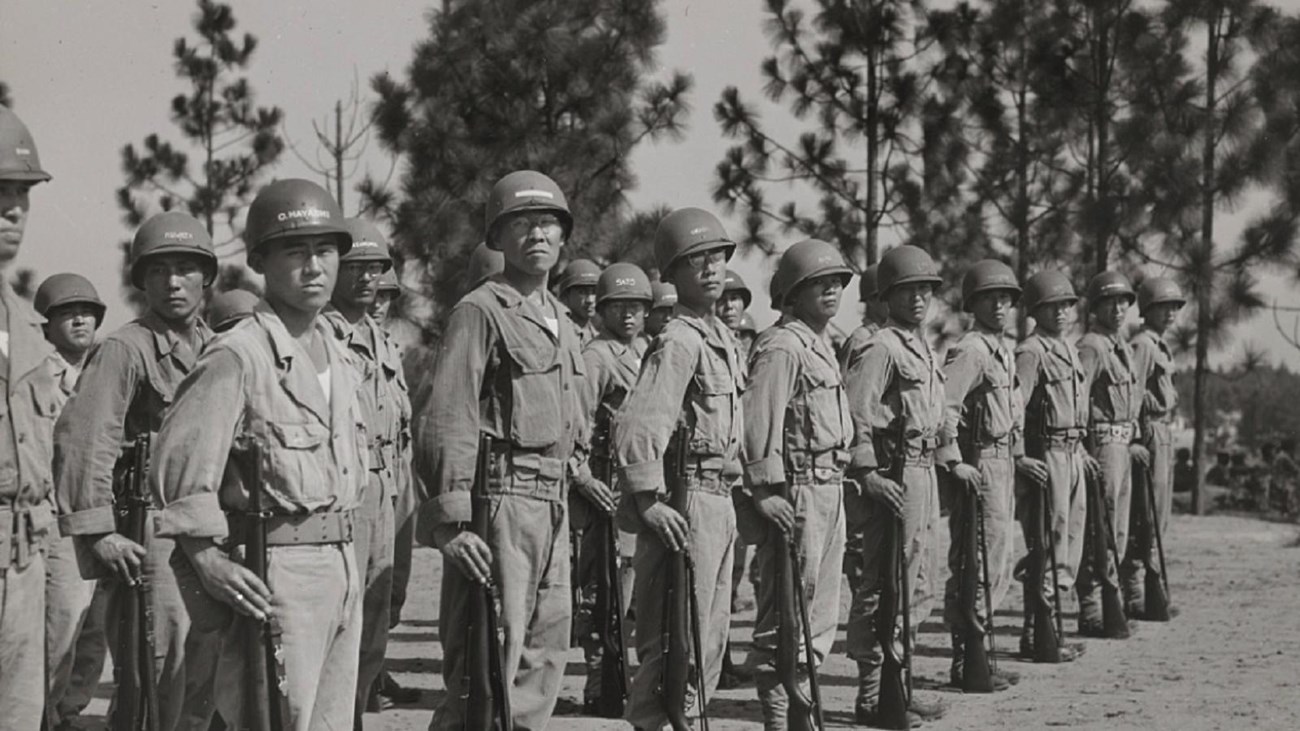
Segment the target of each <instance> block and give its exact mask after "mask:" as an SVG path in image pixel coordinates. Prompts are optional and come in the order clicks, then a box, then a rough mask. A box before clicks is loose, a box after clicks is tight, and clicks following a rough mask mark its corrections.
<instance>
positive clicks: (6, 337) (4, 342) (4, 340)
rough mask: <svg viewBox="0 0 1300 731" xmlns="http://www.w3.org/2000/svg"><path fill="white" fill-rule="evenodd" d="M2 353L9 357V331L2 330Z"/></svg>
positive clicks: (0, 347)
mask: <svg viewBox="0 0 1300 731" xmlns="http://www.w3.org/2000/svg"><path fill="white" fill-rule="evenodd" d="M0 353H4V354H5V357H6V358H8V357H9V333H8V332H7V331H4V330H0Z"/></svg>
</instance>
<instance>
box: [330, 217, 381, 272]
mask: <svg viewBox="0 0 1300 731" xmlns="http://www.w3.org/2000/svg"><path fill="white" fill-rule="evenodd" d="M343 227H344V228H346V229H347V230H348V233H350V234H352V248H350V249H348V253H346V254H344V255H343V256H340V257H339V261H341V262H347V261H377V262H380V263H382V264H384V271H385V272H387V271H389V270H390V269H392V268H393V256H392V254H391V253H390V252H389V251H388V239H387V237H385V236H384V233H383V232H382V231H380V230H379V227H378V226H376V225H375V224H374V222H372V221H370V220H369V219H366V218H345V219H343Z"/></svg>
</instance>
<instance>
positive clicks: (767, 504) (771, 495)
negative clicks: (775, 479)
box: [753, 487, 794, 536]
mask: <svg viewBox="0 0 1300 731" xmlns="http://www.w3.org/2000/svg"><path fill="white" fill-rule="evenodd" d="M753 501H754V508H755V509H756V510H758V512H759V514H760V515H762V516H763V517H764V518H767V519H768V520H770V521H772V522H773V523H776V526H777V527H778V528H780V529H781V532H782V533H784V534H786V535H787V536H788V535H792V534H793V533H794V506H793V505H791V504H790V501H789V500H786V499H785V498H783V497H781V496H780V495H778V494H776V493H775V492H772V491H771V490H770V489H767V488H765V487H762V488H760V487H756V488H754V497H753Z"/></svg>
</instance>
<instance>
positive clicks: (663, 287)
mask: <svg viewBox="0 0 1300 731" xmlns="http://www.w3.org/2000/svg"><path fill="white" fill-rule="evenodd" d="M675 304H677V287H675V286H673V284H672V283H671V282H651V283H650V309H652V310H657V309H659V308H660V307H672V306H673V305H675Z"/></svg>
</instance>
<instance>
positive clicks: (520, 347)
mask: <svg viewBox="0 0 1300 731" xmlns="http://www.w3.org/2000/svg"><path fill="white" fill-rule="evenodd" d="M486 229H487V230H486V239H487V243H488V245H489V246H491V247H493V248H495V249H499V250H500V251H501V252H502V253H503V254H504V256H505V271H504V273H503V274H501V275H498V276H494V277H492V278H490V279H488V281H487V282H486V283H485V284H483V285H482V286H480V287H479V288H478V289H475V290H474V291H473V292H471V293H469V294H468V295H466V296H465V297H464V299H462V300H461V301H460V302H459V303H457V305H456V307H455V308H454V309H453V310H452V313H451V319H450V320H449V321H448V323H447V330H446V333H445V335H444V336H443V339H442V341H441V342H440V343H439V346H438V355H437V359H436V362H435V365H434V370H433V377H432V380H431V385H432V388H431V393H432V394H433V396H432V397H431V398H430V399H429V400H428V403H427V404H426V405H425V406H424V413H423V414H422V415H421V420H422V421H423V422H424V426H423V427H422V429H421V430H420V431H421V437H420V438H421V445H420V449H418V450H417V452H416V465H417V470H418V472H419V473H420V477H421V480H422V481H423V483H424V485H425V486H426V488H427V489H428V490H429V492H430V494H431V496H430V499H429V501H428V502H426V503H425V505H424V507H423V510H422V514H421V518H420V521H421V523H425V522H426V521H427V522H428V523H429V525H431V526H432V533H433V536H432V537H433V540H434V542H435V544H436V545H437V546H438V547H439V548H440V549H441V550H442V553H443V556H444V566H445V569H444V573H443V579H442V603H441V617H440V618H439V631H440V636H441V639H442V646H443V653H444V654H443V657H444V660H443V678H444V680H445V681H446V685H447V695H446V699H445V701H444V702H443V705H442V707H440V708H439V709H438V711H437V713H436V714H435V716H434V719H433V724H432V728H434V729H444V728H445V729H450V728H459V727H460V726H461V725H462V724H463V715H464V702H463V698H462V697H461V696H462V692H463V689H462V677H463V675H464V670H465V666H464V663H465V662H466V645H465V635H466V632H465V628H466V627H467V626H468V624H469V620H470V617H469V616H467V613H468V609H469V593H470V583H471V582H477V583H488V582H489V581H492V580H493V579H494V580H495V583H496V585H497V587H498V588H499V590H500V592H501V620H500V621H501V625H502V628H503V629H504V633H505V663H504V672H505V685H506V687H507V688H509V689H510V692H511V697H510V707H511V711H512V713H513V715H514V723H515V725H516V726H517V727H520V728H530V729H540V728H543V727H545V726H546V723H547V722H548V720H549V719H550V717H551V713H552V712H553V711H554V709H555V702H556V698H557V696H558V695H559V692H560V681H561V679H562V677H563V675H564V653H565V651H566V650H567V649H568V647H569V617H570V612H571V611H572V607H571V606H570V603H571V600H570V593H569V581H570V577H569V572H570V565H569V564H570V560H569V550H570V549H569V516H568V510H567V507H566V499H567V495H566V493H567V488H568V483H569V477H570V475H569V474H568V472H569V469H570V467H569V463H570V458H571V457H572V456H574V453H575V449H576V448H578V447H579V445H581V444H583V443H585V441H586V435H585V431H586V427H587V425H586V420H585V418H584V417H583V414H582V410H581V404H580V403H579V400H578V391H579V390H580V384H581V382H582V380H583V379H584V378H585V377H586V367H585V365H584V364H583V359H582V355H581V346H580V341H579V334H578V332H577V329H576V328H575V327H574V325H573V323H572V322H571V321H570V320H569V318H568V317H567V316H566V311H565V308H564V306H563V305H562V304H561V303H560V302H559V301H558V300H557V299H556V298H554V297H553V296H551V294H550V293H549V292H548V291H547V289H546V280H547V276H548V273H549V272H550V270H551V267H553V266H554V265H555V261H556V259H557V258H558V257H559V255H560V250H561V249H562V248H563V247H564V245H565V243H566V242H567V241H568V239H569V235H570V233H571V232H572V230H573V217H572V215H571V214H570V213H569V209H568V206H567V204H566V202H565V199H564V194H563V193H562V192H561V191H560V189H559V187H558V186H557V185H556V184H555V182H554V181H552V180H551V179H550V178H548V177H546V176H545V175H542V174H541V173H537V172H533V171H528V170H526V171H520V172H515V173H511V174H510V175H507V176H506V177H504V178H502V179H501V180H500V181H498V182H497V184H496V186H495V187H494V188H493V189H492V194H491V196H490V197H489V199H488V206H487V226H486ZM480 432H486V433H487V434H489V435H491V436H492V438H493V440H494V445H493V453H492V455H491V464H492V466H491V468H490V478H489V480H488V483H489V484H488V490H489V491H490V492H491V493H492V495H491V500H492V505H493V511H492V517H491V527H490V532H491V535H490V536H488V537H486V538H484V537H482V536H479V535H476V534H475V533H474V532H473V531H472V530H470V529H469V525H470V519H471V515H472V511H471V499H470V490H471V488H472V486H473V483H474V475H475V468H476V463H477V459H476V457H477V453H478V447H479V434H480ZM424 530H425V528H424V527H423V526H422V527H421V531H424Z"/></svg>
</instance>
